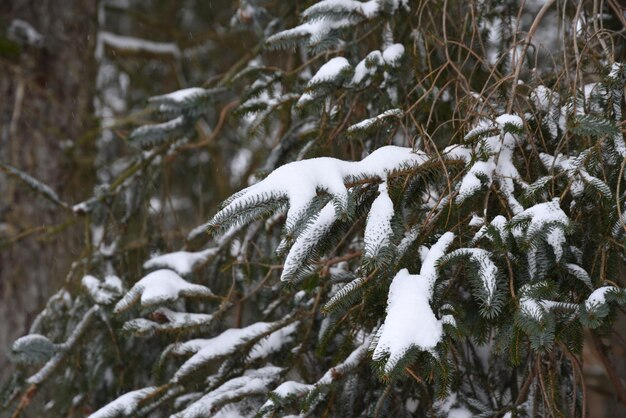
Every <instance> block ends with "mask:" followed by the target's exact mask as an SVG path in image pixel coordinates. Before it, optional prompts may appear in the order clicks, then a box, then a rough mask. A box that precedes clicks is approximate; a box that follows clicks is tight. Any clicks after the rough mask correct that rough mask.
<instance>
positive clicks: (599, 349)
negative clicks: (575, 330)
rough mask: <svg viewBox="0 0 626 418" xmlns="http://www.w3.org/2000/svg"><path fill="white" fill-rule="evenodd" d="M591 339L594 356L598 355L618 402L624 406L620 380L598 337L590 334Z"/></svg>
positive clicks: (624, 391)
mask: <svg viewBox="0 0 626 418" xmlns="http://www.w3.org/2000/svg"><path fill="white" fill-rule="evenodd" d="M591 339H592V340H593V345H594V347H595V348H596V354H598V357H599V358H600V361H602V365H603V366H604V369H605V370H606V374H607V376H608V377H609V379H610V380H611V383H613V388H614V389H615V394H616V395H617V398H618V400H619V401H620V403H622V404H623V405H626V390H624V385H623V384H622V380H621V379H620V377H619V376H618V375H617V374H616V373H615V367H614V366H613V364H612V363H611V360H610V359H609V358H608V357H607V355H606V353H605V352H604V345H603V344H602V341H601V340H600V337H598V336H597V335H595V334H591Z"/></svg>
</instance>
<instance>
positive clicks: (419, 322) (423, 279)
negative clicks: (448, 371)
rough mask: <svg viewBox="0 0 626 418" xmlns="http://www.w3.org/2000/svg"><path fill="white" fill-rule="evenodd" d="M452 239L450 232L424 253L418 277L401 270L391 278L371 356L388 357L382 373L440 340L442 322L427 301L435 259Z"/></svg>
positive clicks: (435, 272)
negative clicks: (384, 314)
mask: <svg viewBox="0 0 626 418" xmlns="http://www.w3.org/2000/svg"><path fill="white" fill-rule="evenodd" d="M453 240H454V234H453V233H452V232H446V233H445V234H444V235H443V236H441V238H439V240H438V241H437V243H435V244H434V245H433V246H432V247H431V249H430V251H429V252H428V254H426V256H425V258H424V262H423V263H422V267H421V269H420V274H409V272H408V270H407V269H402V270H400V271H399V272H398V273H397V274H396V276H395V277H394V278H393V281H392V282H391V286H390V288H389V296H388V302H387V316H386V317H385V322H384V324H383V325H382V327H381V328H380V330H379V332H378V343H377V345H376V349H375V350H374V353H373V356H372V357H373V359H374V360H380V359H382V358H383V357H384V356H385V355H387V354H388V355H389V359H388V360H387V362H386V364H385V371H386V372H390V371H391V370H392V369H393V368H394V367H395V365H396V363H397V362H398V361H399V360H400V359H401V358H402V356H403V355H404V354H405V353H406V352H407V351H408V350H409V349H411V348H418V349H421V350H429V351H430V350H433V349H434V348H435V346H436V345H437V344H438V343H439V342H440V341H441V338H442V336H443V327H442V321H441V320H439V319H437V317H436V316H435V313H434V312H433V311H432V308H431V307H430V300H431V298H432V292H433V289H434V285H435V280H436V279H437V270H436V263H437V260H439V259H440V258H441V257H442V256H443V255H444V252H445V250H446V249H447V248H448V246H449V245H450V244H452V241H453ZM408 318H410V320H407V319H408Z"/></svg>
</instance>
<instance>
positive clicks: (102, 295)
mask: <svg viewBox="0 0 626 418" xmlns="http://www.w3.org/2000/svg"><path fill="white" fill-rule="evenodd" d="M81 284H82V285H83V287H84V288H85V289H86V290H87V293H89V296H91V298H92V299H93V300H94V301H95V302H96V303H97V304H100V305H108V304H110V303H112V302H113V301H114V300H115V299H117V297H118V296H119V295H120V294H121V293H122V282H121V281H120V279H119V277H116V276H107V277H106V278H105V279H104V282H102V281H100V280H99V279H97V278H96V277H94V276H91V275H87V276H85V277H83V278H82V280H81Z"/></svg>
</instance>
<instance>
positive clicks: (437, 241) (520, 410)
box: [2, 0, 626, 418]
mask: <svg viewBox="0 0 626 418" xmlns="http://www.w3.org/2000/svg"><path fill="white" fill-rule="evenodd" d="M241 3H245V7H248V8H246V9H245V10H243V9H242V10H239V11H238V14H237V15H236V16H242V15H245V16H247V19H252V21H253V22H254V25H256V26H255V27H256V28H257V29H258V28H261V27H263V28H264V29H263V30H261V31H257V35H258V36H260V37H261V39H259V41H260V42H265V45H266V46H267V47H268V48H270V49H277V50H281V49H287V48H289V49H287V50H286V51H284V52H282V54H283V55H280V54H279V55H278V56H285V57H287V56H291V58H289V59H288V60H285V62H282V64H285V67H284V68H286V69H282V68H283V67H281V66H278V65H275V63H271V64H270V63H269V62H268V61H269V58H268V57H267V56H265V55H263V53H258V54H257V55H256V56H255V57H254V58H253V59H252V60H251V61H250V63H249V65H248V66H247V67H246V68H244V69H242V70H241V71H240V72H239V74H237V75H235V76H234V77H232V80H231V79H230V78H229V80H228V82H227V83H225V85H222V86H220V87H219V88H217V87H216V88H209V87H211V86H206V85H205V86H204V87H203V88H200V87H192V88H187V89H182V90H179V91H176V92H172V93H169V94H163V95H159V96H156V97H153V98H152V99H151V100H150V105H151V107H150V108H151V110H152V113H151V115H152V116H153V117H154V118H155V123H152V124H149V125H145V126H141V127H138V128H136V129H135V130H133V131H132V133H131V134H130V136H129V144H130V145H131V146H134V147H135V148H136V154H135V156H134V158H135V160H134V162H133V163H132V164H130V165H128V166H127V169H126V171H124V172H123V173H122V175H121V176H123V177H121V178H118V181H114V182H113V184H115V187H114V188H110V187H109V188H107V190H109V192H108V194H107V195H106V196H104V197H102V196H100V197H98V195H96V196H94V197H91V198H89V199H87V200H86V202H90V203H89V205H86V204H82V206H80V207H83V206H84V207H85V208H86V207H89V211H85V213H89V214H90V216H88V217H86V219H85V222H86V223H87V226H89V227H90V228H91V231H92V237H97V238H98V239H100V241H97V242H96V241H94V242H91V243H90V245H91V247H90V248H92V251H91V252H90V253H88V254H87V255H85V256H84V257H83V258H81V259H80V260H77V262H76V263H75V265H74V266H73V267H72V271H71V272H70V274H69V276H68V285H67V287H66V288H65V289H62V290H61V291H59V292H58V293H57V294H56V295H54V296H53V297H52V298H51V299H50V301H49V302H48V305H47V307H46V308H45V309H44V311H42V313H41V314H40V315H39V316H38V317H37V319H36V320H35V321H34V323H33V325H32V327H31V330H30V333H29V335H27V336H25V337H22V338H20V339H18V340H17V341H16V342H15V344H14V345H13V353H12V354H13V358H14V359H15V361H16V363H18V365H19V370H20V371H19V373H16V374H15V376H14V378H13V379H12V381H11V382H9V383H7V385H6V387H5V391H4V394H5V396H4V406H5V407H6V408H7V409H12V410H13V411H14V416H19V415H20V414H21V413H22V411H25V410H27V409H28V408H32V409H36V408H40V410H41V411H44V412H45V413H47V414H52V415H54V416H66V415H67V414H69V413H70V411H73V408H78V407H81V406H82V407H84V410H89V411H90V414H91V415H89V416H91V417H98V418H113V417H130V416H132V417H139V416H155V417H167V416H170V417H181V418H182V417H185V418H193V417H206V416H214V417H252V416H258V417H265V418H270V417H279V416H298V417H317V416H333V417H350V416H354V417H356V416H376V417H382V416H394V417H410V416H437V417H446V416H455V417H460V416H462V417H466V416H467V417H469V416H483V417H491V416H506V417H525V416H585V415H587V414H588V412H589V405H588V399H587V388H586V386H585V382H584V376H583V374H582V370H581V367H580V364H581V363H580V362H581V356H582V347H583V345H584V344H587V342H586V341H585V339H584V338H583V333H584V332H585V330H588V333H590V335H592V339H593V341H595V343H596V344H600V345H599V346H600V348H601V349H602V348H603V347H601V344H602V340H600V337H603V336H608V335H610V333H611V332H612V330H613V327H614V326H615V320H616V318H617V316H618V315H619V314H620V312H622V311H623V309H624V307H626V294H625V292H624V288H623V281H624V279H625V277H624V271H625V261H626V250H625V248H626V170H625V165H626V145H625V142H624V121H623V117H622V115H623V108H624V105H625V103H624V86H625V83H626V68H625V67H624V65H623V64H622V63H620V62H616V61H615V57H617V56H620V55H619V54H620V53H621V54H622V55H621V56H623V52H624V51H623V46H620V44H619V43H617V42H613V43H612V44H608V43H607V42H605V39H604V38H603V36H599V35H598V36H596V35H595V30H596V29H597V27H598V25H601V24H603V22H602V21H600V20H601V19H604V18H605V17H603V16H605V15H606V14H603V13H598V10H592V9H593V8H592V7H589V8H587V7H586V6H584V5H583V6H581V7H580V8H579V9H577V10H569V9H570V8H571V7H572V6H571V5H563V7H564V10H565V11H566V12H572V13H574V12H575V16H576V18H577V19H579V20H578V21H577V23H576V25H573V26H572V27H568V26H567V25H570V24H571V22H570V21H567V22H561V25H564V29H563V39H560V38H559V39H560V40H558V41H555V40H554V39H552V42H555V43H556V44H555V45H553V47H555V48H565V51H566V52H565V53H564V54H563V55H556V54H555V57H558V59H556V58H555V60H554V66H555V68H547V67H546V68H543V67H536V68H528V67H527V66H528V65H530V64H529V63H532V62H541V61H542V60H545V57H544V56H542V55H541V54H543V53H544V52H545V51H543V50H541V48H539V47H537V45H538V44H537V45H534V44H533V48H529V45H531V44H528V42H533V41H534V39H533V36H534V35H535V34H536V32H535V31H536V29H537V27H538V26H537V25H539V26H540V25H542V24H544V23H542V22H541V19H542V18H544V16H546V15H547V16H549V15H550V10H551V4H547V6H544V7H543V8H542V9H541V10H542V11H541V14H540V15H537V16H539V17H537V18H535V20H534V23H533V27H532V28H531V30H530V31H529V32H528V34H527V36H526V37H525V41H524V42H526V44H524V48H522V49H523V51H521V53H522V54H525V55H526V56H516V55H518V54H519V53H520V50H519V49H518V48H517V45H513V44H510V41H511V39H513V40H515V39H516V36H517V39H520V36H519V33H517V32H515V31H516V30H517V29H516V28H518V27H519V25H520V24H521V23H520V22H517V21H516V19H517V18H516V16H518V12H517V11H512V10H509V8H507V7H505V4H504V3H505V2H500V1H495V2H493V3H494V4H495V6H497V7H495V8H493V9H490V7H489V5H488V4H487V3H489V2H475V4H474V3H471V4H466V3H465V2H451V1H444V2H423V3H419V4H411V3H410V2H408V1H403V0H370V1H366V2H362V1H355V0H323V1H319V2H317V3H315V4H312V5H309V6H310V7H308V8H306V7H305V8H303V11H302V13H301V15H300V17H301V19H302V20H301V21H299V24H298V23H297V22H298V19H297V16H291V15H289V14H288V13H292V14H293V10H292V9H289V10H288V11H287V12H286V13H287V15H284V16H282V17H285V19H282V20H281V19H278V20H271V22H268V21H266V19H265V18H266V17H267V16H269V15H271V14H272V13H280V12H281V11H283V8H284V7H285V5H281V4H274V5H268V4H265V5H264V2H257V1H249V2H241ZM278 3H281V2H278ZM452 3H454V5H453V4H452ZM528 3H529V5H527V6H526V9H522V10H521V11H520V15H521V16H527V15H532V14H533V12H536V10H534V9H533V7H534V6H536V5H535V4H534V2H528ZM307 4H308V3H307ZM241 7H244V5H242V6H241ZM265 7H267V9H266V8H265ZM289 7H291V6H289ZM604 7H605V8H607V10H609V9H610V6H607V5H605V6H604ZM274 8H275V9H274ZM244 12H245V13H244ZM470 12H472V13H470ZM467 16H480V17H477V18H476V20H474V21H473V22H471V24H469V23H468V22H469V20H467V22H466V21H465V20H464V19H469V18H468V17H467ZM552 18H554V19H559V15H558V13H556V9H555V14H554V15H553V16H552ZM462 21H463V22H466V23H467V24H465V23H464V24H461V23H460V22H462ZM237 22H239V21H238V20H237V19H236V18H233V22H232V24H233V25H235V27H236V25H237V24H238V23H237ZM246 22H247V23H246V24H251V23H249V22H248V21H246ZM285 22H291V24H292V26H285V27H282V28H281V25H283V24H285V25H286V23H285ZM239 23H240V24H243V23H242V22H239ZM574 26H575V27H574ZM473 31H477V32H476V33H474V32H473ZM605 35H606V36H608V37H611V36H616V37H617V36H618V35H616V34H615V33H613V32H610V31H609V30H607V29H605ZM116 39H117V38H116ZM120 39H121V38H120ZM470 39H471V40H470ZM583 40H584V41H585V48H582V44H581V42H583ZM537 42H539V41H537ZM292 47H297V48H298V52H299V54H295V53H294V51H293V50H292V49H291V48H292ZM607 48H614V49H615V50H614V51H607ZM511 50H514V51H515V52H510V51H511ZM572 50H573V51H576V54H588V56H587V55H584V58H585V59H587V60H594V59H597V57H598V56H601V57H602V58H601V59H600V60H599V61H598V62H597V63H598V64H599V65H598V66H596V67H594V71H590V68H591V67H590V66H583V67H584V68H583V70H584V81H583V79H582V78H581V77H582V74H583V70H581V67H579V63H580V62H583V61H581V57H574V56H571V57H570V56H569V55H568V52H567V51H572ZM609 52H610V53H609ZM274 53H275V52H274ZM530 54H535V56H534V57H532V58H533V59H530V58H531V56H530ZM179 55H180V56H184V55H185V51H181V53H180V54H179ZM294 60H296V62H297V63H298V64H297V65H296V64H294V63H293V62H294ZM600 64H602V65H600ZM598 68H599V69H598ZM512 71H515V74H514V76H507V74H510V73H511V72H512ZM555 71H558V72H559V76H558V77H556V78H554V77H551V75H550V74H554V72H555ZM512 79H513V80H514V81H515V82H516V83H517V82H518V81H519V85H517V84H516V86H515V87H514V88H513V90H512V92H513V96H511V97H508V96H507V95H506V94H502V93H503V89H507V91H508V88H510V82H511V80H512ZM574 80H575V81H574ZM231 81H232V82H231ZM242 82H243V84H244V87H241V86H239V84H241V83H242ZM205 87H206V88H205ZM228 95H234V96H236V97H237V98H238V100H239V102H238V103H239V105H238V109H237V110H236V112H234V113H235V114H236V116H237V117H239V122H237V123H233V124H231V125H230V126H229V124H228V123H226V124H224V120H225V119H224V118H225V117H226V116H224V115H220V120H219V121H215V120H214V119H215V118H214V115H213V113H212V112H211V110H212V108H213V107H216V106H217V107H219V106H220V104H222V101H221V97H222V96H224V97H226V99H227V100H231V101H230V102H224V103H228V104H226V105H223V106H225V107H224V109H230V108H232V106H233V105H232V103H233V102H232V97H231V98H228V97H227V96H228ZM235 103H237V102H235ZM504 109H510V110H509V111H508V112H507V111H505V110H504ZM230 117H235V116H230ZM206 123H208V124H211V123H215V124H217V125H219V127H220V128H219V129H223V131H221V132H220V134H219V135H216V137H215V138H214V140H215V141H216V142H217V143H220V141H222V143H223V144H231V142H232V144H236V145H237V148H238V150H237V152H234V153H233V154H232V155H229V156H228V158H230V159H231V162H232V163H233V165H232V167H233V169H236V170H240V171H241V172H247V173H248V174H252V173H254V175H250V176H243V175H242V176H241V179H243V181H244V182H247V183H244V184H243V186H247V187H240V191H238V192H236V193H234V194H233V195H232V196H231V197H229V198H228V199H226V200H225V201H224V202H223V203H222V205H221V207H220V208H219V209H218V210H217V211H216V212H215V215H214V216H213V217H212V218H210V219H209V220H208V221H206V220H205V223H203V224H201V225H199V226H197V227H195V228H193V229H191V232H190V233H189V234H188V235H187V239H186V241H185V243H184V245H183V248H180V249H178V250H177V251H171V248H170V249H169V252H168V251H161V252H162V253H161V254H155V253H153V251H150V253H152V254H151V255H148V253H149V252H148V251H147V248H154V247H150V245H156V244H154V243H151V244H145V247H142V249H143V252H140V254H141V257H140V258H141V259H140V260H138V261H137V260H136V259H134V258H133V257H137V254H136V253H134V252H133V249H132V248H131V245H130V244H131V243H134V242H135V241H130V240H129V239H128V236H127V235H125V234H129V233H130V232H129V231H128V230H129V228H118V229H116V225H117V223H116V222H115V220H114V219H113V218H112V217H111V218H106V216H105V215H104V214H106V213H114V212H115V213H117V211H122V213H123V214H125V215H124V217H123V219H131V217H130V214H133V216H138V215H137V213H141V214H142V215H141V216H145V218H144V219H147V220H148V221H146V222H150V224H151V225H152V224H153V223H156V222H157V220H156V219H153V218H152V217H151V216H152V215H150V212H149V210H147V209H146V206H147V205H145V204H144V205H142V204H140V203H133V202H141V201H142V200H141V199H149V198H150V197H149V196H148V195H147V194H146V192H145V190H146V189H148V188H143V186H145V185H146V184H153V183H150V181H151V179H152V178H153V176H156V175H157V174H158V173H160V172H161V165H160V164H161V162H162V158H161V157H163V156H167V157H168V158H169V159H170V161H172V160H180V161H181V163H182V165H183V167H186V165H185V164H186V163H187V162H188V161H187V160H186V158H189V155H188V154H187V153H186V152H183V151H187V150H189V149H191V150H194V152H195V148H194V147H189V146H187V145H190V144H193V143H194V142H193V141H200V140H201V139H198V138H197V137H198V136H199V135H198V131H199V130H200V128H199V126H201V125H202V124H206ZM242 138H243V139H242ZM232 144H231V145H232ZM203 145H206V144H203ZM142 149H149V150H148V151H145V150H144V151H142ZM230 149H232V147H231V148H230ZM243 151H245V152H243ZM198 152H200V151H198ZM255 154H262V155H264V156H265V155H267V159H264V161H265V163H264V164H265V165H260V163H259V161H256V157H255ZM331 155H332V157H331ZM235 163H237V164H241V165H244V166H245V167H244V168H243V170H241V167H240V166H239V165H237V164H235ZM255 164H256V165H255ZM2 166H3V167H5V171H7V170H8V172H9V173H10V174H11V175H12V176H15V177H16V178H17V179H19V180H20V181H23V182H25V183H26V184H28V185H29V186H30V187H31V188H32V189H33V190H35V191H37V192H39V193H41V194H42V195H43V196H44V197H46V198H48V199H50V200H52V201H53V202H55V203H57V204H59V202H62V201H61V200H60V199H59V198H58V196H57V195H56V193H55V192H54V191H53V190H51V189H50V188H49V187H47V186H45V185H44V184H40V182H39V181H38V180H36V179H34V178H32V177H31V176H29V175H27V174H25V173H22V172H21V171H18V170H17V169H16V168H13V167H10V166H5V165H4V164H3V165H2ZM253 168H256V169H257V170H256V171H255V170H253ZM124 173H127V174H124ZM237 185H239V183H237ZM104 186H106V185H104ZM151 187H153V186H151ZM105 188H106V187H105ZM136 191H139V193H143V194H140V196H141V199H135V198H134V197H135V195H134V193H135V192H136ZM79 205H80V204H79ZM133 205H134V206H133ZM62 206H64V207H65V206H67V205H66V204H64V203H63V205H62ZM67 207H69V206H67ZM76 207H78V206H76ZM120 208H121V209H120ZM107 211H108V212H107ZM103 218H106V219H107V220H106V221H104V225H106V226H107V228H104V227H103V225H102V222H103V221H102V219H103ZM109 227H110V228H109ZM131 229H132V228H131ZM155 234H157V235H158V234H159V232H158V230H157V232H155ZM149 237H151V238H153V239H154V237H153V236H151V235H149ZM93 239H94V240H95V238H93ZM155 241H156V239H155ZM137 263H138V264H137ZM620 274H621V276H620ZM603 356H604V357H603V359H602V360H603V364H604V366H605V367H607V368H608V370H607V373H608V376H609V377H610V378H611V379H612V381H613V383H614V384H615V388H614V389H615V391H616V393H617V398H618V399H619V400H620V401H622V402H624V401H626V393H625V392H624V388H623V385H622V384H621V383H620V381H619V377H617V378H616V377H615V372H614V371H613V370H611V363H610V361H611V360H610V358H609V357H607V356H606V355H604V354H603ZM75 365H81V366H82V368H81V367H74V366H75ZM56 387H58V388H60V389H63V391H65V393H64V394H61V393H60V389H59V390H57V389H56ZM39 390H41V391H47V392H46V393H48V394H49V395H50V396H51V398H50V399H52V400H51V401H50V402H49V403H47V404H45V405H40V406H38V405H36V404H34V403H31V400H32V399H33V397H34V396H35V395H36V392H37V391H39ZM68 394H71V396H69V395H68ZM52 415H51V416H52Z"/></svg>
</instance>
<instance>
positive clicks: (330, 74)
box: [307, 57, 351, 88]
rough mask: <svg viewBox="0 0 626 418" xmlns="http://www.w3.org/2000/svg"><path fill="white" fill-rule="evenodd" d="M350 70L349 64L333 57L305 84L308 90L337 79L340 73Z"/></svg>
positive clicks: (340, 58)
mask: <svg viewBox="0 0 626 418" xmlns="http://www.w3.org/2000/svg"><path fill="white" fill-rule="evenodd" d="M349 68H351V67H350V63H349V62H348V60H347V59H345V58H344V57H335V58H332V59H331V60H330V61H328V62H327V63H326V64H324V65H322V66H321V67H320V69H319V70H317V72H316V73H315V75H314V76H313V77H312V78H311V79H310V80H309V82H308V83H307V87H308V88H310V87H311V86H314V85H315V84H319V83H328V82H332V81H334V80H336V79H337V77H339V74H341V72H342V71H345V70H347V69H349Z"/></svg>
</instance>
